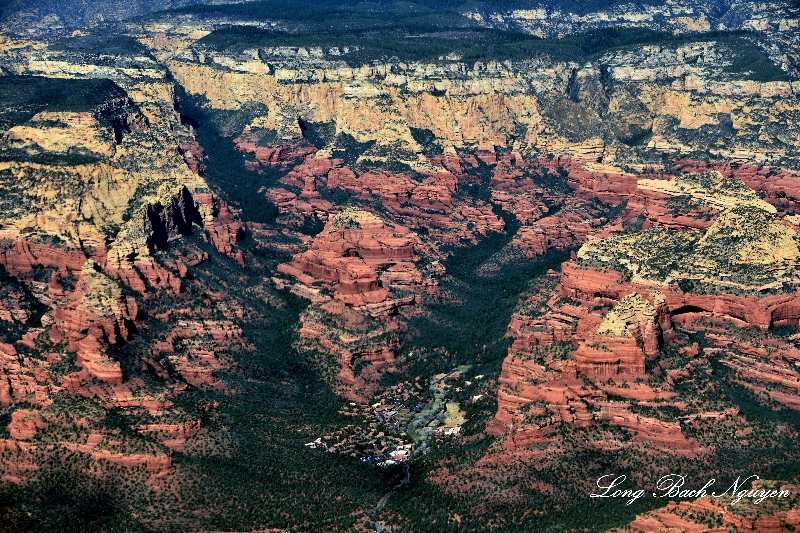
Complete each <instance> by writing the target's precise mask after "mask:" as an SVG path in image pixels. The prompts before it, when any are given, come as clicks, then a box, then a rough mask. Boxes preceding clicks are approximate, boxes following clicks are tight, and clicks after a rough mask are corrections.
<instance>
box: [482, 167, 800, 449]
mask: <svg viewBox="0 0 800 533" xmlns="http://www.w3.org/2000/svg"><path fill="white" fill-rule="evenodd" d="M639 187H640V188H641V189H643V190H644V191H645V192H646V193H647V194H649V193H650V192H653V191H657V192H658V193H659V194H661V195H663V196H664V197H667V198H676V197H677V198H681V200H682V202H684V203H686V202H697V203H698V204H699V205H700V206H701V207H702V206H708V207H709V208H710V209H713V210H714V212H715V216H716V218H715V219H714V220H712V221H710V222H709V223H708V224H704V225H702V226H700V228H694V227H692V225H670V226H654V227H652V228H651V229H646V230H644V231H641V232H639V233H632V234H623V235H618V236H610V237H607V238H605V239H600V238H596V237H594V238H590V239H589V240H588V241H587V242H586V243H585V244H584V245H583V246H582V247H581V249H580V250H579V251H578V253H577V254H573V257H572V259H571V260H570V261H567V262H566V263H564V264H563V265H562V270H561V273H560V275H559V283H558V285H557V287H556V289H555V291H554V294H553V295H548V293H546V292H545V293H543V295H541V296H538V297H537V298H538V300H537V301H545V300H547V304H546V307H545V308H543V309H542V310H543V311H545V310H546V312H545V313H544V314H543V316H541V317H539V318H532V317H528V316H524V315H519V314H515V315H514V317H513V318H512V321H511V323H510V325H509V329H508V335H509V336H511V337H513V338H514V343H513V345H512V346H511V348H510V349H509V356H508V357H507V358H506V360H505V361H504V363H503V369H502V373H501V377H500V385H501V386H500V390H499V392H498V411H497V415H496V417H495V419H494V421H493V422H492V423H491V424H490V425H489V427H488V428H487V431H488V432H489V433H490V434H493V435H498V436H499V435H504V434H507V435H508V436H507V438H506V440H505V446H506V448H507V449H509V450H512V451H513V450H517V449H524V448H526V447H527V446H529V445H530V443H532V442H548V440H549V438H550V436H551V435H553V433H554V432H555V425H557V424H558V423H560V422H562V421H563V422H567V423H569V424H571V425H573V426H577V427H581V426H586V425H591V424H593V423H594V422H595V421H600V420H605V421H608V422H609V423H611V424H613V425H617V426H619V427H622V428H625V429H627V430H628V431H630V432H631V433H632V434H633V435H635V440H637V441H638V440H646V441H649V442H650V443H651V444H652V445H654V446H656V447H658V448H661V449H672V450H677V451H680V452H681V453H688V454H694V453H702V452H703V450H702V449H701V448H699V447H698V445H697V443H696V442H694V441H693V440H692V439H687V438H686V437H684V436H683V434H682V432H681V429H680V426H679V425H678V424H677V423H672V422H662V421H660V420H658V419H656V418H649V417H646V416H641V415H637V414H633V413H631V412H630V410H629V404H627V403H620V402H618V401H613V400H608V399H607V398H606V397H607V394H608V393H613V394H615V395H617V396H624V397H627V398H632V399H636V400H637V401H640V402H645V403H646V402H648V401H653V400H659V399H660V400H661V401H663V400H670V399H671V398H675V396H676V394H675V393H674V392H671V391H670V390H668V389H660V390H656V389H653V388H652V387H650V386H649V385H648V384H647V381H648V376H647V372H646V370H645V369H646V365H645V361H646V360H647V359H658V357H659V353H660V346H661V345H662V343H663V342H664V341H665V340H666V341H669V340H670V339H673V338H675V330H674V327H673V324H672V321H673V319H674V320H676V321H678V322H680V323H682V324H684V327H697V326H695V325H693V323H694V321H695V320H696V319H697V318H698V317H701V316H709V317H718V318H720V319H727V320H732V321H734V322H735V323H737V324H742V325H748V324H749V325H755V326H758V327H759V328H761V329H762V330H767V329H769V328H771V327H773V326H775V325H782V324H797V323H798V319H800V305H799V304H800V302H798V296H797V293H796V292H795V291H790V292H784V291H783V290H782V289H780V290H777V291H776V290H775V289H774V287H783V285H781V283H783V282H784V281H785V282H786V283H788V284H789V285H790V286H794V285H796V277H795V276H796V273H795V272H794V270H793V269H794V264H795V263H796V258H797V256H798V254H799V253H800V251H798V240H797V237H796V233H795V230H794V229H793V227H794V226H793V223H792V222H787V223H786V224H784V223H782V222H781V220H780V219H779V218H778V215H777V214H776V213H777V210H776V209H775V207H774V206H772V205H771V204H768V203H766V202H764V201H763V200H762V199H761V198H759V197H758V196H757V195H756V194H755V192H754V191H753V190H752V189H750V188H749V187H747V186H746V185H745V184H744V183H742V182H741V181H739V180H736V179H732V178H725V177H724V176H723V175H721V174H720V173H718V172H701V173H695V174H686V175H681V176H679V177H676V178H673V179H672V180H670V181H667V180H652V179H643V180H641V181H639ZM662 198H663V197H662ZM623 216H624V215H623ZM787 218H789V217H787ZM670 228H673V229H670ZM687 239H688V242H689V243H690V244H689V245H688V246H687V245H686V244H685V243H686V242H687ZM722 240H724V242H725V245H724V246H725V249H721V248H720V245H719V244H718V243H719V242H720V241H722ZM753 261H755V262H756V264H758V265H759V270H758V271H757V272H752V270H751V269H752V265H753ZM671 263H672V264H671ZM664 266H668V267H669V268H661V267H664ZM726 269H727V270H726ZM698 271H701V272H703V273H704V274H705V275H704V276H702V277H701V276H698V275H697V272H698ZM687 274H688V275H687ZM765 277H766V278H770V279H765ZM687 278H689V279H692V280H693V281H702V282H703V283H704V284H702V285H700V284H698V285H696V286H695V285H691V287H694V289H693V290H682V289H681V288H680V287H679V286H678V283H677V281H678V280H681V279H687ZM748 281H749V282H750V284H749V285H748V283H747V282H748ZM715 287H716V288H715ZM765 288H766V289H768V290H765ZM769 289H772V290H769ZM698 291H700V292H698ZM734 291H736V292H737V293H738V294H733V292H734ZM703 292H705V294H704V293H703ZM770 293H772V294H770ZM548 298H549V300H548ZM567 301H569V302H572V303H565V302H567ZM609 304H611V305H614V306H615V307H614V308H613V309H612V310H611V311H609V312H607V313H605V314H604V315H603V314H600V313H598V312H597V311H592V308H593V307H596V306H605V305H609ZM536 305H539V304H536ZM709 335H711V338H713V339H718V341H717V342H719V343H720V344H718V345H719V346H721V347H724V346H726V345H729V346H730V345H731V343H730V341H727V340H725V337H724V336H719V335H717V334H716V333H715V332H713V331H710V332H709ZM564 342H571V343H572V344H573V345H574V346H577V349H575V350H574V352H571V353H570V354H569V355H568V356H566V357H563V356H558V355H557V354H558V351H555V352H554V351H552V350H550V351H548V350H547V349H546V348H547V347H550V346H556V345H557V344H558V343H564ZM735 348H736V350H737V352H739V350H742V351H743V353H750V354H753V355H756V356H761V357H763V356H765V355H767V352H766V351H763V350H761V351H759V350H758V349H756V348H754V347H749V346H747V345H746V344H742V343H738V344H735ZM681 350H689V351H687V352H686V353H690V352H691V350H690V348H681ZM691 353H696V352H691ZM739 353H742V352H739ZM787 357H790V358H791V359H794V358H795V357H794V356H793V355H787ZM779 359H780V357H773V358H772V360H773V361H774V362H771V363H768V364H763V363H756V361H755V360H753V359H752V358H749V357H747V356H741V355H731V356H730V357H728V358H723V361H724V364H726V365H728V366H730V367H731V368H735V369H736V370H737V371H738V372H740V373H741V375H743V376H749V377H750V378H752V381H750V382H748V383H746V384H745V386H748V387H750V388H751V389H753V390H762V391H763V390H764V389H763V388H759V386H758V385H757V383H759V382H761V383H763V382H767V383H775V384H781V385H782V386H784V387H786V389H784V390H785V391H787V392H780V391H775V392H772V393H770V396H771V397H772V398H773V399H775V400H776V401H780V402H781V403H784V404H785V405H787V406H792V407H793V406H796V405H798V402H797V399H796V396H795V395H796V393H797V391H798V390H800V387H798V384H797V383H798V379H797V378H798V377H800V376H798V374H797V373H796V372H793V371H791V370H785V369H783V368H782V366H783V365H784V363H781V362H780V361H779ZM656 368H657V367H656ZM657 370H660V369H658V368H657ZM670 372H672V373H671V374H670ZM670 372H668V374H669V375H668V381H669V380H670V379H677V378H679V377H681V376H683V377H688V376H689V375H690V374H691V370H690V369H687V370H683V371H680V372H679V371H677V370H675V371H670ZM609 378H611V380H612V381H613V383H614V385H613V386H610V383H611V381H609V382H607V381H606V380H608V379H609ZM642 378H644V381H641V382H640V381H639V379H642ZM587 379H588V381H587ZM621 380H622V382H623V383H624V382H629V381H634V380H635V381H636V383H635V384H632V385H631V384H628V385H625V387H623V388H620V386H619V383H620V381H621ZM590 383H591V384H592V386H589V384H590ZM678 399H679V398H676V400H678Z"/></svg>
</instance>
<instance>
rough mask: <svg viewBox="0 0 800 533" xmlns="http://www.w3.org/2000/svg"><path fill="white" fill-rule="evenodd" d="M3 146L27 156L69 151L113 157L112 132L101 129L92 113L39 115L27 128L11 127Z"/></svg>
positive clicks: (47, 112)
mask: <svg viewBox="0 0 800 533" xmlns="http://www.w3.org/2000/svg"><path fill="white" fill-rule="evenodd" d="M2 142H3V143H4V144H7V145H8V146H10V147H12V148H19V149H22V150H26V151H28V152H35V153H37V152H42V151H44V152H51V153H54V154H66V153H67V152H69V151H74V152H80V153H85V154H91V155H97V156H100V157H110V156H112V155H114V149H115V145H114V144H115V143H114V135H113V132H112V131H110V130H109V128H104V127H102V126H101V124H100V122H99V121H98V120H97V118H96V117H95V116H94V114H93V113H86V112H84V113H70V112H65V111H61V112H50V111H43V112H41V113H38V114H37V115H35V116H34V117H33V118H31V119H30V121H29V122H28V123H27V124H24V125H20V126H14V127H12V128H11V129H10V130H8V132H7V133H6V134H5V136H4V138H3V141H2Z"/></svg>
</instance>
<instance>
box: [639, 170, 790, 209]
mask: <svg viewBox="0 0 800 533" xmlns="http://www.w3.org/2000/svg"><path fill="white" fill-rule="evenodd" d="M638 188H640V189H643V190H645V191H655V192H660V193H663V194H667V195H669V196H687V195H688V196H691V197H692V198H694V199H696V200H700V201H701V202H702V203H704V204H706V205H708V206H710V207H714V208H717V209H727V208H729V207H736V206H742V205H749V206H753V207H756V208H758V209H763V210H764V211H767V212H769V213H777V210H776V209H775V207H774V206H773V205H772V204H769V203H767V202H765V201H764V200H762V199H761V198H759V196H758V195H757V194H756V192H755V191H754V190H753V189H751V188H749V187H747V186H746V185H745V184H744V183H742V182H741V181H739V180H729V179H725V177H723V176H722V174H720V173H719V172H716V171H713V172H703V173H698V174H687V175H683V176H678V177H676V178H673V179H671V180H669V181H667V180H651V179H643V180H639V181H638Z"/></svg>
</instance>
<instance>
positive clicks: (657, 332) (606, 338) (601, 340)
mask: <svg viewBox="0 0 800 533" xmlns="http://www.w3.org/2000/svg"><path fill="white" fill-rule="evenodd" d="M651 298H652V300H653V303H655V304H656V305H657V306H658V307H659V311H658V313H657V312H656V309H655V307H654V306H653V305H652V304H651V303H650V302H649V301H647V300H646V299H645V298H644V297H642V296H641V295H640V294H638V293H632V294H629V295H627V296H625V297H624V298H623V299H622V300H620V302H619V304H617V306H616V307H614V309H613V310H612V311H610V312H609V313H608V314H607V315H606V316H605V318H603V320H602V322H600V323H599V324H597V319H596V316H597V315H588V316H587V317H585V318H583V319H582V323H581V324H579V326H578V327H579V332H580V331H581V330H584V331H586V330H587V329H592V326H594V325H596V330H595V331H592V332H590V333H588V335H587V338H586V340H585V341H583V342H582V343H581V344H580V346H579V347H578V350H577V351H576V352H575V355H574V357H575V364H576V366H577V368H578V371H579V372H581V373H583V374H586V375H589V376H608V375H616V374H629V375H634V376H635V375H639V376H642V375H644V373H645V370H644V359H645V357H649V358H655V357H657V356H658V355H659V351H660V347H661V346H660V345H661V343H662V339H663V337H664V333H663V329H666V330H667V332H668V333H667V334H668V335H669V334H670V333H673V329H672V320H671V318H670V314H669V308H668V307H667V305H666V299H665V298H664V295H663V294H661V293H660V292H654V293H653V294H652V295H651ZM662 328H663V329H662Z"/></svg>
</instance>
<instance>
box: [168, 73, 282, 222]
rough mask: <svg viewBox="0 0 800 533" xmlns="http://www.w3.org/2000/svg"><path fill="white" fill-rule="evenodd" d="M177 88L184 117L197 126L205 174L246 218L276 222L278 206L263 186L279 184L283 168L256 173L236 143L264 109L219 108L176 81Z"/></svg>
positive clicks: (186, 120) (254, 220) (212, 184)
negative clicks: (234, 142) (249, 168)
mask: <svg viewBox="0 0 800 533" xmlns="http://www.w3.org/2000/svg"><path fill="white" fill-rule="evenodd" d="M175 92H176V95H177V97H178V101H179V102H180V107H179V111H180V113H181V119H182V120H183V121H184V123H186V124H191V125H192V126H193V127H194V128H195V133H196V135H197V139H198V140H199V141H200V144H201V145H202V146H203V149H204V150H205V152H206V156H207V157H206V158H205V159H204V160H203V165H205V167H206V172H205V174H204V177H205V178H206V180H208V182H209V184H210V185H211V186H212V187H214V188H216V189H217V190H218V191H220V190H221V191H224V192H223V194H222V196H223V198H224V199H225V201H227V202H228V203H230V204H231V205H233V206H234V207H236V208H238V209H241V211H242V217H243V218H244V220H247V221H251V222H261V223H271V222H274V221H275V217H277V216H278V208H277V206H276V205H275V204H274V203H272V202H271V201H270V200H269V199H267V197H266V195H265V193H264V191H262V190H261V189H262V188H264V187H265V186H272V185H274V184H276V183H277V181H278V179H280V177H281V173H280V171H279V170H276V169H272V168H264V169H262V172H261V173H260V174H257V173H255V172H253V171H252V170H248V169H247V168H246V167H245V161H246V160H247V156H246V155H245V154H244V153H243V152H240V151H239V150H237V149H236V146H235V145H234V144H233V136H234V135H237V134H239V133H240V132H241V131H242V130H243V129H244V127H245V126H246V125H247V124H249V123H250V122H252V120H253V118H254V117H256V116H258V115H259V114H261V113H264V112H265V109H262V108H259V107H251V108H248V109H244V110H242V111H239V112H232V111H217V110H212V109H210V108H209V107H208V106H207V105H205V102H204V99H203V98H198V97H193V96H190V95H188V94H186V92H185V91H184V90H183V88H182V87H181V86H180V85H177V84H176V85H175ZM262 107H263V106H262ZM250 159H251V160H252V157H251V158H250ZM259 191H261V192H259Z"/></svg>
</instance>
